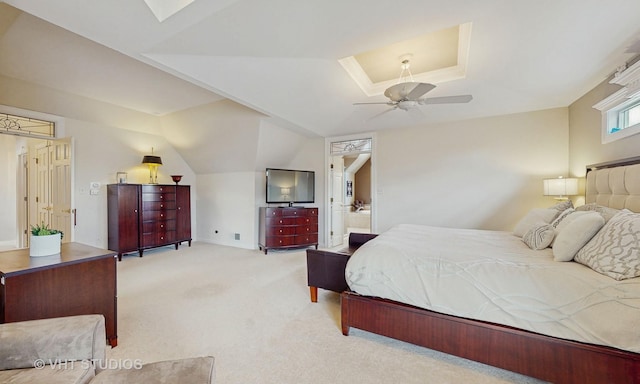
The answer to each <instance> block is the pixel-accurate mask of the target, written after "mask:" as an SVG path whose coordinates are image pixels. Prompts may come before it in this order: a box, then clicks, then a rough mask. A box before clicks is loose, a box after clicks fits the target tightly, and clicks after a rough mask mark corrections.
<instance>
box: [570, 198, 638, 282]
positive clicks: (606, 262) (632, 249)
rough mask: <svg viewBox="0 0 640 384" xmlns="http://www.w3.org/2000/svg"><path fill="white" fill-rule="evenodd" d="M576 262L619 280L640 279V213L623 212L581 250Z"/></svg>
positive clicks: (614, 217) (612, 219)
mask: <svg viewBox="0 0 640 384" xmlns="http://www.w3.org/2000/svg"><path fill="white" fill-rule="evenodd" d="M575 261H577V262H578V263H581V264H584V265H586V266H588V267H590V268H591V269H593V270H594V271H596V272H599V273H602V274H603V275H606V276H609V277H612V278H614V279H616V280H624V279H629V278H632V277H637V276H640V214H637V213H633V212H631V211H629V210H627V209H623V210H621V211H620V212H619V213H618V214H616V215H615V216H613V217H612V218H611V219H610V220H609V221H608V222H607V223H606V224H605V225H604V227H602V229H601V230H600V231H599V232H598V233H596V235H595V236H594V237H593V238H592V239H591V240H590V241H589V242H588V243H587V244H586V245H585V246H584V247H582V249H581V250H580V251H578V253H577V254H576V256H575Z"/></svg>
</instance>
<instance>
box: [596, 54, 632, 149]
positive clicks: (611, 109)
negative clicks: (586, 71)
mask: <svg viewBox="0 0 640 384" xmlns="http://www.w3.org/2000/svg"><path fill="white" fill-rule="evenodd" d="M639 80H640V60H638V61H636V62H635V63H634V64H633V65H631V66H628V67H627V66H624V67H622V68H619V69H618V72H617V73H616V74H615V75H614V77H613V79H612V80H611V81H610V82H609V83H612V84H619V85H621V86H622V88H621V89H620V90H619V91H617V92H615V93H614V94H612V95H610V96H609V97H607V98H606V99H604V100H602V101H600V102H599V103H598V104H596V105H594V106H593V107H594V108H596V109H598V110H599V111H601V112H602V143H603V144H605V143H610V142H612V141H615V140H619V139H622V138H625V137H629V136H631V135H635V134H638V133H640V87H639V85H640V81H639Z"/></svg>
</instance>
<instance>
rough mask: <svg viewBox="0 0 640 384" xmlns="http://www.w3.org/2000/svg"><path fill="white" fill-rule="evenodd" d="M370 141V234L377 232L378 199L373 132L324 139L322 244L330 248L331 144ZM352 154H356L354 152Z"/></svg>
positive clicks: (374, 135)
mask: <svg viewBox="0 0 640 384" xmlns="http://www.w3.org/2000/svg"><path fill="white" fill-rule="evenodd" d="M363 139H371V233H377V231H378V220H377V218H378V214H377V211H378V198H377V187H376V186H377V185H378V180H377V174H378V172H377V144H376V142H377V140H376V133H375V132H365V133H358V134H353V135H346V136H332V137H327V138H325V155H324V157H325V171H324V178H325V192H326V194H325V196H326V197H325V202H324V203H325V207H326V209H325V210H324V212H325V231H324V236H323V237H324V238H323V241H324V244H325V245H326V246H330V244H331V241H330V240H331V209H330V208H331V201H330V199H331V195H332V193H331V192H332V191H331V180H330V177H331V161H332V157H333V156H334V155H332V154H331V143H334V142H339V141H349V140H363ZM353 153H358V151H354V152H353Z"/></svg>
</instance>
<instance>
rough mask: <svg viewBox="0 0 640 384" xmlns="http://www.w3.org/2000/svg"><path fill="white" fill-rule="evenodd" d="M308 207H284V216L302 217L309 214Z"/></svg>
mask: <svg viewBox="0 0 640 384" xmlns="http://www.w3.org/2000/svg"><path fill="white" fill-rule="evenodd" d="M308 211H309V210H308V209H306V208H283V209H282V216H289V217H300V216H308Z"/></svg>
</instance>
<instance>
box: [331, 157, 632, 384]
mask: <svg viewBox="0 0 640 384" xmlns="http://www.w3.org/2000/svg"><path fill="white" fill-rule="evenodd" d="M585 199H586V204H585V205H584V206H583V207H582V208H583V209H582V210H581V211H580V212H581V213H580V214H577V213H576V212H577V209H579V208H577V209H573V208H571V209H565V208H567V207H563V208H562V209H560V208H558V213H554V214H553V215H554V216H553V217H552V218H551V219H549V217H551V216H545V219H544V220H543V221H542V222H539V221H538V222H537V223H536V225H532V224H531V221H529V222H528V221H527V220H526V217H525V218H523V220H522V221H521V223H519V224H518V226H516V227H519V226H520V227H522V225H524V224H523V223H528V227H530V228H525V229H527V230H526V231H523V232H526V233H525V235H527V236H529V237H526V236H522V237H521V234H520V233H518V235H517V236H516V235H514V233H511V232H499V231H481V230H452V229H447V228H434V227H424V226H414V225H401V226H397V227H394V228H392V229H390V230H389V231H387V232H385V233H382V234H380V235H379V236H378V237H376V238H375V239H374V240H371V241H370V242H368V243H366V244H364V245H363V246H362V247H361V248H360V249H358V250H357V251H356V252H355V253H354V255H352V256H351V259H350V260H349V263H348V265H347V269H346V271H345V275H346V278H347V282H348V283H349V287H350V290H349V291H346V292H344V293H342V295H341V312H342V332H343V334H344V335H348V334H349V329H350V328H352V327H353V328H358V329H362V330H365V331H369V332H373V333H377V334H381V335H384V336H388V337H392V338H395V339H399V340H403V341H407V342H410V343H413V344H417V345H421V346H424V347H427V348H431V349H435V350H439V351H442V352H445V353H449V354H453V355H456V356H460V357H463V358H467V359H470V360H475V361H478V362H481V363H485V364H489V365H492V366H496V367H500V368H503V369H507V370H510V371H514V372H518V373H522V374H524V375H528V376H532V377H535V378H539V379H542V380H545V381H550V382H554V383H634V382H636V383H637V382H640V332H638V330H639V329H640V277H635V276H637V275H638V271H639V270H640V267H638V266H637V264H638V263H637V261H638V258H639V257H638V254H637V253H632V255H633V257H634V260H632V261H631V262H630V265H632V266H631V268H627V266H628V265H626V264H625V268H623V269H620V267H619V265H617V264H616V263H610V262H609V260H605V261H607V262H603V261H602V260H604V258H603V257H601V256H602V255H605V254H608V253H607V252H608V251H610V249H608V250H607V248H606V247H607V244H608V243H607V239H609V237H611V236H612V234H613V235H615V236H618V233H621V232H620V231H621V230H619V228H620V227H619V225H621V224H620V223H637V224H640V220H638V221H634V220H635V219H636V218H638V217H640V215H636V214H634V213H632V212H640V158H633V159H626V160H622V161H618V162H610V163H602V164H596V165H592V166H589V167H588V172H587V181H586V197H585ZM532 211H533V210H532ZM630 211H632V212H630ZM532 213H533V212H530V214H529V215H528V216H531V214H532ZM535 213H536V214H537V213H540V212H535ZM544 214H545V215H546V214H547V212H546V211H545V213H544ZM570 214H571V216H569V215H570ZM616 215H617V216H616ZM534 216H535V215H534ZM561 216H563V217H561ZM587 217H588V218H589V220H591V222H592V223H595V221H596V219H597V220H600V222H599V226H598V225H595V224H593V225H591V226H590V227H589V228H590V229H589V230H584V228H585V227H580V226H578V227H576V225H577V224H576V223H577V222H578V221H582V222H585V220H586V218H587ZM576 218H581V219H580V220H577V219H576ZM567 223H569V224H567ZM572 223H573V224H572ZM549 226H551V228H552V229H549ZM525 227H526V226H525ZM534 227H536V228H535V230H534ZM576 228H579V229H580V231H578V232H576V231H575V229H576ZM629 228H630V229H629V230H631V231H636V230H637V231H638V233H640V225H639V226H638V227H636V228H634V227H633V226H630V227H629ZM559 229H560V231H559ZM569 229H572V231H573V232H572V231H570V230H569ZM519 230H520V231H522V228H520V229H519ZM549 230H551V232H552V233H553V234H554V236H552V237H553V239H552V241H553V243H552V244H550V245H552V246H553V248H549V247H545V246H544V243H545V242H546V241H547V240H548V236H545V235H544V233H547V234H548V233H549ZM514 232H516V231H515V230H514ZM531 232H533V233H534V235H533V236H531ZM543 232H544V233H543ZM560 234H562V236H561V235H560ZM525 238H526V240H527V241H526V242H525V241H523V240H524V239H525ZM442 239H446V240H445V241H442ZM531 239H534V240H533V241H532V240H531ZM576 239H578V240H579V241H577V240H576ZM603 239H604V240H603ZM632 239H635V240H632V243H633V242H634V241H635V243H633V244H635V245H633V244H632V247H635V249H637V245H638V244H637V242H638V240H637V238H634V237H633V236H632ZM437 240H439V241H437ZM568 240H570V241H568ZM576 241H577V243H576ZM539 243H542V244H541V245H542V246H540V244H539ZM569 243H571V244H570V245H567V244H569ZM448 244H455V245H454V246H453V247H449V245H448ZM532 245H533V247H532ZM627 246H629V245H628V244H627ZM532 248H533V249H532ZM536 248H540V249H536ZM603 249H604V251H603ZM634 252H635V251H634ZM567 255H569V256H570V258H569V257H567ZM554 259H556V260H554ZM567 259H568V260H567ZM557 260H562V261H557ZM576 260H577V261H576ZM376 265H378V266H377V267H376ZM376 268H377V269H376ZM498 276H499V277H498ZM405 283H406V284H405ZM404 285H407V286H408V287H410V288H411V289H407V288H406V287H404Z"/></svg>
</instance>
